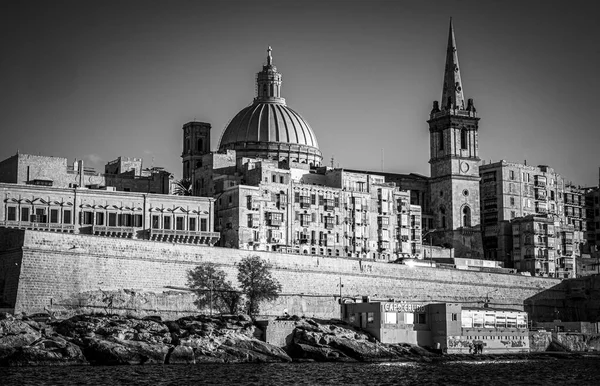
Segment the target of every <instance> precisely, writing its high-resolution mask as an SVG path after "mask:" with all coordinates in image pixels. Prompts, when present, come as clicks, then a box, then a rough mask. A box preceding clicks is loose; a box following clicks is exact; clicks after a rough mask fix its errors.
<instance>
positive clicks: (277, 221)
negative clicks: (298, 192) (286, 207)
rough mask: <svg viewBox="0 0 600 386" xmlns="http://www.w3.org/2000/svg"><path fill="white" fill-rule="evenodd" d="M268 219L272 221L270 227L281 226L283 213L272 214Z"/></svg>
mask: <svg viewBox="0 0 600 386" xmlns="http://www.w3.org/2000/svg"><path fill="white" fill-rule="evenodd" d="M268 219H269V221H270V225H272V226H280V225H281V223H282V222H283V213H279V212H270V213H269V215H268Z"/></svg>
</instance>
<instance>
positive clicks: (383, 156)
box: [381, 148, 385, 172]
mask: <svg viewBox="0 0 600 386" xmlns="http://www.w3.org/2000/svg"><path fill="white" fill-rule="evenodd" d="M384 168H385V151H384V149H383V148H381V171H382V172H383V170H384Z"/></svg>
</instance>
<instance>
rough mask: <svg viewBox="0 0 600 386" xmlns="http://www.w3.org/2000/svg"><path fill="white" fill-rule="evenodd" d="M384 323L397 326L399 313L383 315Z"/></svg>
mask: <svg viewBox="0 0 600 386" xmlns="http://www.w3.org/2000/svg"><path fill="white" fill-rule="evenodd" d="M383 318H384V319H383V322H384V323H385V324H397V323H398V313H397V312H386V313H384V314H383Z"/></svg>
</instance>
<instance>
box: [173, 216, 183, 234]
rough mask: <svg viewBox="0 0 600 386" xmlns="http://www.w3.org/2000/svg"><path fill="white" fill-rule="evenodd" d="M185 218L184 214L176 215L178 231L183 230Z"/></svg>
mask: <svg viewBox="0 0 600 386" xmlns="http://www.w3.org/2000/svg"><path fill="white" fill-rule="evenodd" d="M183 224H184V218H183V217H182V216H177V217H175V229H176V230H178V231H182V230H183Z"/></svg>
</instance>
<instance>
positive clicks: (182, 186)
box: [173, 178, 192, 196]
mask: <svg viewBox="0 0 600 386" xmlns="http://www.w3.org/2000/svg"><path fill="white" fill-rule="evenodd" d="M173 194H174V195H176V196H191V195H192V180H191V179H189V178H182V179H180V180H177V181H174V182H173Z"/></svg>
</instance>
